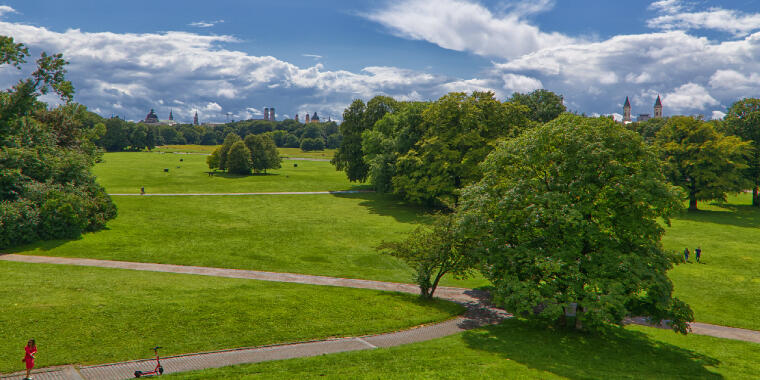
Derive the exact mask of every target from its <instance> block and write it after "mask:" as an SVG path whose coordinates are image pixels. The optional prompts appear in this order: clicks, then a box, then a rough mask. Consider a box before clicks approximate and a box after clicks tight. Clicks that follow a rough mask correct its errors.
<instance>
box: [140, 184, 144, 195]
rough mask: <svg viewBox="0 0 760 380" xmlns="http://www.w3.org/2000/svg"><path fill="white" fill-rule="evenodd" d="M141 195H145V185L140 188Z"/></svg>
mask: <svg viewBox="0 0 760 380" xmlns="http://www.w3.org/2000/svg"><path fill="white" fill-rule="evenodd" d="M140 195H145V186H143V187H141V188H140Z"/></svg>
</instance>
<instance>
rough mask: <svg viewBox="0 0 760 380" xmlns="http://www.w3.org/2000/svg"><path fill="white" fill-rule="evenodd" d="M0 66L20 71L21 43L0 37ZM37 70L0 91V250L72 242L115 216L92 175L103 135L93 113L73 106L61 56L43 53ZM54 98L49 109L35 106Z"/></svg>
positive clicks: (25, 52) (24, 53)
mask: <svg viewBox="0 0 760 380" xmlns="http://www.w3.org/2000/svg"><path fill="white" fill-rule="evenodd" d="M0 52H2V54H0V66H4V65H8V66H11V67H15V68H17V69H19V70H20V69H21V68H22V65H23V64H24V63H25V62H26V59H27V58H28V57H29V51H28V49H27V47H26V46H24V45H23V44H18V43H15V42H14V40H13V38H11V37H5V36H0ZM36 63H37V65H36V69H35V70H34V71H33V72H32V73H31V75H30V76H29V77H27V78H24V79H21V80H19V81H18V82H17V83H16V84H15V85H14V86H13V87H11V88H10V89H7V90H5V91H2V92H0V147H1V148H0V249H4V248H8V247H11V246H15V245H19V244H24V243H31V242H35V241H37V240H48V239H63V238H74V237H77V236H79V235H80V234H81V233H82V232H86V231H95V230H98V229H101V228H103V227H104V226H105V224H106V221H108V220H110V219H112V218H114V217H116V206H115V205H114V204H113V203H112V202H111V199H110V198H109V196H108V195H107V194H106V192H105V190H104V189H103V187H101V186H100V185H99V184H98V183H97V182H96V181H95V176H93V175H92V173H91V172H90V169H91V168H92V166H93V165H94V164H95V162H96V161H97V160H98V159H99V157H100V154H101V150H100V149H98V147H97V146H96V144H95V143H94V141H95V140H97V139H98V138H99V137H100V136H102V134H103V133H104V130H103V128H102V125H101V126H100V127H96V126H95V125H96V123H92V120H91V119H92V118H91V115H92V114H91V113H89V112H88V111H87V109H86V108H85V107H84V106H82V105H79V104H76V103H73V102H72V98H73V94H74V89H73V86H72V85H71V83H70V82H69V81H67V80H66V79H65V74H66V69H65V66H66V64H67V62H66V61H65V60H64V59H63V56H62V55H60V54H54V55H48V54H46V53H42V55H41V57H40V58H39V59H38V60H37V62H36ZM45 94H54V95H57V96H58V97H59V98H60V99H61V101H62V102H63V103H64V104H63V105H61V106H58V107H56V108H52V109H49V108H48V106H47V104H45V103H43V102H41V101H39V100H38V98H39V97H40V96H42V95H45Z"/></svg>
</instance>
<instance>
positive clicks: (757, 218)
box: [676, 203, 760, 228]
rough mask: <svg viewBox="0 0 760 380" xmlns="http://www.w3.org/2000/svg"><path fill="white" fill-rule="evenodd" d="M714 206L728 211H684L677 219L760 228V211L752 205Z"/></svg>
mask: <svg viewBox="0 0 760 380" xmlns="http://www.w3.org/2000/svg"><path fill="white" fill-rule="evenodd" d="M713 205H715V206H718V207H721V208H724V209H726V211H715V210H699V211H684V212H683V213H681V214H680V215H678V216H677V217H676V219H680V220H689V221H693V222H703V223H715V224H724V225H729V226H736V227H747V228H756V227H760V209H758V208H755V207H752V206H750V205H737V204H728V203H713Z"/></svg>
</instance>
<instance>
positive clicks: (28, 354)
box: [21, 339, 37, 380]
mask: <svg viewBox="0 0 760 380" xmlns="http://www.w3.org/2000/svg"><path fill="white" fill-rule="evenodd" d="M24 352H25V354H24V358H23V359H21V361H22V362H24V363H26V377H25V378H24V380H31V378H32V376H31V375H32V368H34V355H36V354H37V343H35V342H34V339H29V342H27V343H26V347H24Z"/></svg>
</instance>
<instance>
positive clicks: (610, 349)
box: [463, 318, 723, 379]
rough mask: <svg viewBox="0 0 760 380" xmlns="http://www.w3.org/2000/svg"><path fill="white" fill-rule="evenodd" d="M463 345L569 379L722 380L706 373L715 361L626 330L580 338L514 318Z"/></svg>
mask: <svg viewBox="0 0 760 380" xmlns="http://www.w3.org/2000/svg"><path fill="white" fill-rule="evenodd" d="M463 340H464V341H465V343H466V344H467V345H468V346H469V347H470V348H472V349H476V350H483V351H488V352H491V353H494V354H497V355H500V356H502V357H504V358H505V359H509V360H513V361H515V362H518V363H520V364H523V365H525V366H527V367H530V368H534V369H537V370H541V371H547V372H551V373H554V374H557V375H559V376H564V377H567V378H570V379H610V378H629V379H722V378H723V376H721V375H719V374H715V373H713V372H710V371H709V370H708V369H707V367H714V366H717V365H719V364H720V361H718V360H717V359H714V358H711V357H709V356H706V355H702V354H699V353H697V352H694V351H691V350H688V349H685V348H681V347H678V346H674V345H672V344H669V343H665V342H661V341H656V340H652V339H651V338H650V337H648V336H647V335H646V334H643V333H641V332H637V331H631V330H626V329H623V328H610V329H609V330H607V331H605V332H604V333H603V334H591V333H579V332H575V331H567V330H549V329H546V328H541V327H538V326H536V325H534V324H532V323H530V322H526V321H524V320H519V319H517V318H513V319H508V320H505V321H504V322H503V323H502V324H500V325H497V326H489V327H485V328H481V329H477V330H472V331H467V332H465V333H464V335H463Z"/></svg>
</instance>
